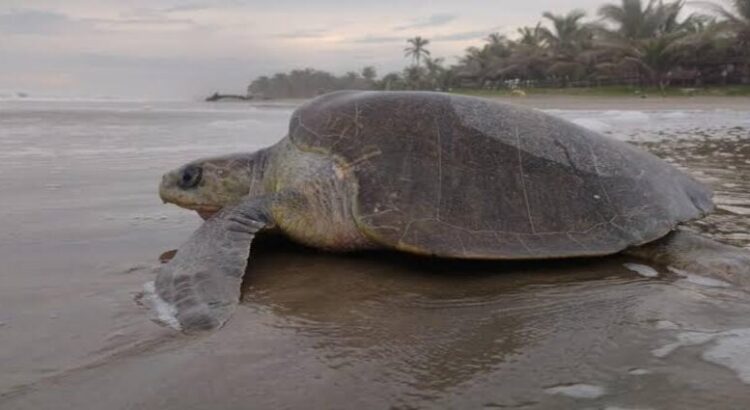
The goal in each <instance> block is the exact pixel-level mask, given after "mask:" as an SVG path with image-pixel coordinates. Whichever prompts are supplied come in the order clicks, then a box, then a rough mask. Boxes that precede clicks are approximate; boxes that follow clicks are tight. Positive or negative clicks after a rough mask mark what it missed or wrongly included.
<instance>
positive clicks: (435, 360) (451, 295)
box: [0, 100, 750, 409]
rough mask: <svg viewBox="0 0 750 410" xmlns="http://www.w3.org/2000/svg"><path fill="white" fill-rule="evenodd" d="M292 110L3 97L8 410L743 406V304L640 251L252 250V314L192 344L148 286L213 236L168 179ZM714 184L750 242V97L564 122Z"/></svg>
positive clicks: (275, 244) (578, 114)
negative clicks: (144, 289) (177, 200)
mask: <svg viewBox="0 0 750 410" xmlns="http://www.w3.org/2000/svg"><path fill="white" fill-rule="evenodd" d="M293 109H294V105H293V104H265V105H248V104H204V103H187V102H144V101H132V102H113V101H11V100H0V189H2V194H1V195H0V262H1V264H0V368H2V372H0V408H3V409H5V408H33V409H40V408H76V409H81V408H206V407H211V406H219V404H220V406H219V407H222V408H342V409H343V408H352V407H360V408H384V407H393V408H423V407H440V408H452V407H466V408H507V407H517V408H680V409H683V408H686V409H687V408H716V409H721V408H727V409H731V408H743V407H746V405H747V404H748V403H750V357H749V356H748V354H747V352H748V351H749V350H748V349H746V347H747V346H750V332H749V331H748V329H750V294H748V293H747V290H745V289H737V288H735V287H732V286H731V285H728V284H726V283H722V284H717V283H716V282H717V281H716V280H715V279H712V278H709V277H704V276H703V275H701V272H675V271H674V270H672V271H670V270H669V269H667V268H666V267H662V266H656V265H647V264H644V262H643V261H636V260H632V259H628V258H625V257H612V258H606V259H601V260H586V261H566V262H549V263H513V264H508V263H504V264H503V263H461V262H442V261H429V260H424V259H419V258H411V257H407V256H403V255H394V254H385V255H384V254H374V255H373V254H364V255H330V254H325V253H319V252H314V251H310V250H308V249H303V248H300V247H297V246H295V245H293V244H289V243H286V242H283V241H278V240H269V241H268V242H267V243H261V244H259V246H258V247H257V248H256V249H255V250H254V251H253V255H252V257H251V268H250V269H249V271H248V273H247V276H246V280H245V284H244V289H243V303H242V305H241V306H240V309H239V310H238V312H237V314H236V315H235V316H234V317H233V319H232V320H231V321H230V322H229V323H228V324H227V326H226V327H225V328H223V329H221V330H220V331H219V332H215V333H213V334H210V335H203V336H199V337H186V336H181V335H175V334H174V333H172V332H171V331H169V330H167V329H163V328H160V327H158V326H156V325H155V324H153V323H151V322H149V321H148V320H147V319H146V314H145V312H143V311H142V310H141V309H140V308H139V307H138V306H137V305H136V304H135V303H134V302H133V295H134V294H135V293H136V292H138V291H139V290H140V289H141V286H142V285H143V283H145V282H147V281H149V280H152V279H153V273H152V269H153V267H154V266H156V264H157V263H158V262H157V257H158V255H159V254H160V253H162V252H163V251H166V250H170V249H174V248H177V247H178V246H179V244H180V243H181V242H182V241H184V240H185V238H187V236H188V235H189V234H190V233H191V232H192V231H193V230H194V229H195V228H196V227H197V226H199V224H200V219H199V218H198V216H197V215H195V214H194V213H190V212H186V211H184V210H180V209H177V208H176V207H173V206H167V205H163V204H162V203H161V202H160V200H159V198H158V196H157V193H156V189H157V186H158V182H159V180H160V176H161V174H162V173H163V172H164V171H166V170H168V169H171V168H174V167H176V166H179V165H181V164H182V163H184V162H186V161H189V160H192V159H195V158H198V157H202V156H210V155H216V154H222V153H228V152H236V151H252V150H256V149H258V148H261V147H264V146H267V145H270V144H272V143H274V142H275V141H277V140H278V139H279V138H281V137H283V136H284V134H285V132H286V128H287V122H288V119H289V115H290V114H291V112H292V110H293ZM547 111H548V112H549V113H551V114H553V115H557V116H560V117H563V118H566V119H568V120H571V121H573V122H575V123H578V124H580V125H582V126H585V127H589V128H592V129H595V130H597V131H600V132H602V133H604V134H606V135H609V136H611V137H613V138H617V139H622V140H626V141H630V142H633V143H635V144H637V145H639V146H641V147H643V148H644V149H647V150H650V151H651V152H653V153H655V154H656V155H659V156H660V157H662V158H664V159H665V160H667V161H669V162H671V163H673V164H675V165H676V166H678V167H681V168H683V169H685V170H686V171H687V172H690V173H692V174H693V175H695V176H696V177H697V178H699V179H701V180H702V181H704V182H706V183H707V184H709V185H711V186H712V187H713V188H714V190H715V192H716V202H717V205H718V209H717V211H716V212H715V213H714V214H713V215H711V216H709V217H708V218H705V219H704V220H702V221H698V222H695V223H693V224H692V225H691V227H692V229H695V230H698V231H700V232H702V233H704V234H705V235H708V236H711V237H713V238H715V239H718V240H721V241H724V242H728V243H732V244H734V245H737V246H741V247H746V248H750V234H749V233H748V232H750V221H748V215H750V107H747V108H744V107H731V108H726V107H724V108H721V109H711V108H709V109H706V108H701V109H695V108H686V109H680V110H663V109H658V110H632V109H629V110H611V109H609V108H607V109H606V110H591V109H585V110H561V109H550V110H547Z"/></svg>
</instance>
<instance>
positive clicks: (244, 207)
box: [140, 198, 271, 332]
mask: <svg viewBox="0 0 750 410" xmlns="http://www.w3.org/2000/svg"><path fill="white" fill-rule="evenodd" d="M266 203H267V201H266V200H265V199H257V198H256V199H250V200H246V201H244V202H242V203H240V204H238V205H235V206H233V207H230V208H226V209H224V210H222V211H220V212H219V213H217V214H216V215H214V216H213V217H211V218H210V219H208V220H207V221H206V222H204V223H203V225H201V227H200V228H198V230H197V231H195V232H194V233H193V235H192V236H191V237H190V239H188V241H187V242H185V243H184V244H183V245H182V246H180V248H179V250H178V251H177V254H176V256H175V257H174V259H172V260H171V261H170V262H169V263H167V264H165V265H162V266H160V267H159V268H157V276H156V280H155V281H154V282H149V283H146V284H145V285H144V293H143V295H142V296H141V297H140V300H141V302H143V303H144V304H146V305H147V306H148V307H149V308H151V310H152V313H153V314H154V320H155V321H157V322H158V323H160V324H163V325H167V326H169V327H172V328H175V329H178V330H182V331H184V332H191V331H199V330H211V329H216V328H218V327H221V326H222V325H223V324H224V322H226V321H227V319H229V317H230V316H231V315H232V312H233V311H234V309H235V307H236V306H237V303H239V299H240V287H241V284H242V276H243V275H244V274H245V268H246V267H247V260H248V256H249V253H250V245H251V243H252V240H253V238H254V237H255V234H256V233H257V232H258V231H259V230H261V229H263V228H264V227H266V226H268V225H270V223H271V222H270V218H269V216H268V215H269V214H268V212H267V206H266Z"/></svg>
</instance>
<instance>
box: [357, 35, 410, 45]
mask: <svg viewBox="0 0 750 410" xmlns="http://www.w3.org/2000/svg"><path fill="white" fill-rule="evenodd" d="M351 42H352V43H358V44H383V43H395V42H406V38H405V37H400V36H371V35H367V36H364V37H359V38H355V39H353V40H351Z"/></svg>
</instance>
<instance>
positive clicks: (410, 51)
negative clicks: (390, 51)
mask: <svg viewBox="0 0 750 410" xmlns="http://www.w3.org/2000/svg"><path fill="white" fill-rule="evenodd" d="M406 42H407V43H408V44H409V46H408V47H406V48H404V57H411V58H412V59H413V61H414V62H415V64H416V66H417V67H419V62H420V60H421V58H422V57H429V56H430V51H429V50H427V49H426V48H425V46H427V45H428V44H430V40H428V39H426V38H422V37H421V36H416V37H414V38H410V39H408V40H406Z"/></svg>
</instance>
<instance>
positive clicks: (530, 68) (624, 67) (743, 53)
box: [214, 0, 750, 100]
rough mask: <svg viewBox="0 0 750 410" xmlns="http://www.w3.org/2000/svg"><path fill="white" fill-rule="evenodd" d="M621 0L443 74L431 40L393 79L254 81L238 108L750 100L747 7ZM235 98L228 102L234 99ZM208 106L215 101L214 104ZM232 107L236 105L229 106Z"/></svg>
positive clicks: (554, 16) (546, 23)
mask: <svg viewBox="0 0 750 410" xmlns="http://www.w3.org/2000/svg"><path fill="white" fill-rule="evenodd" d="M691 5H692V6H693V7H694V8H695V6H698V7H700V11H697V12H692V13H688V10H687V9H686V1H684V0H675V1H662V0H621V1H620V2H619V3H608V4H603V5H602V6H601V7H599V8H598V10H596V11H595V12H594V13H589V12H586V11H584V10H579V9H575V10H572V11H568V12H563V13H558V12H551V11H546V12H544V13H543V14H542V21H540V22H538V23H537V24H536V25H533V26H528V27H522V28H519V29H518V30H517V32H516V33H515V35H513V36H505V35H501V34H499V33H492V34H489V35H488V36H487V38H486V39H485V42H484V44H481V45H478V46H473V47H469V48H468V49H466V51H465V54H464V55H463V56H462V57H460V58H459V59H458V60H457V62H456V63H455V64H451V65H448V64H446V60H445V59H444V58H441V57H434V56H433V55H432V54H431V53H430V51H429V46H430V40H429V39H426V38H423V37H419V36H417V37H414V38H410V39H408V40H407V41H406V47H405V48H404V50H403V51H404V56H405V57H406V58H408V59H410V64H408V65H407V66H406V67H405V68H404V69H403V70H402V71H401V72H390V73H387V74H385V75H383V76H378V74H377V72H376V69H375V68H374V67H372V66H368V67H364V68H362V69H361V70H359V71H351V72H348V73H346V74H344V75H334V74H332V73H329V72H326V71H321V70H317V69H313V68H306V69H297V70H292V71H290V72H288V73H276V74H273V75H271V76H261V77H258V78H256V79H254V80H253V81H252V82H251V83H250V85H249V86H248V87H247V94H246V95H245V96H244V97H245V98H246V99H276V98H309V97H313V96H315V95H319V94H322V93H325V92H329V91H334V90H340V89H361V90H368V89H372V90H444V91H447V90H450V91H454V92H461V93H466V94H474V95H485V96H493V95H497V96H504V95H508V96H510V95H526V94H545V95H554V94H565V95H569V94H573V95H583V96H625V95H634V94H635V95H641V96H644V97H645V96H648V95H664V96H694V95H709V96H748V95H750V0H731V1H730V2H728V3H727V5H726V6H725V5H722V4H718V3H710V2H700V3H691ZM233 97H234V96H233ZM221 99H222V98H215V99H214V100H221ZM233 99H239V98H233Z"/></svg>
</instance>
